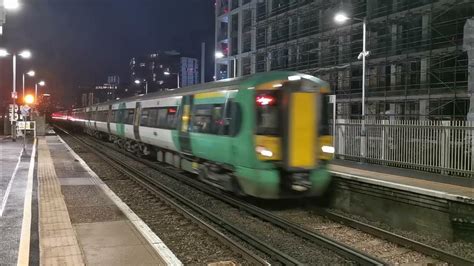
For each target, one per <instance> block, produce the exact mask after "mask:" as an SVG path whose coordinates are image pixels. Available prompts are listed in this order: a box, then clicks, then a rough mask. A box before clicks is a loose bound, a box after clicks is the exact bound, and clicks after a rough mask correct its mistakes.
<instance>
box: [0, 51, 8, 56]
mask: <svg viewBox="0 0 474 266" xmlns="http://www.w3.org/2000/svg"><path fill="white" fill-rule="evenodd" d="M8 55H9V53H8V51H7V50H6V49H0V57H5V56H8Z"/></svg>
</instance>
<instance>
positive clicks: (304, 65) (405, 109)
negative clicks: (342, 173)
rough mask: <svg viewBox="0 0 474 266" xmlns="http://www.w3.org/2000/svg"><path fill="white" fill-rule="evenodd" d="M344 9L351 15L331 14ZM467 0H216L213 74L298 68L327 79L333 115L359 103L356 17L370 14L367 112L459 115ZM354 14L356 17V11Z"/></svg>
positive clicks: (472, 8)
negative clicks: (342, 20)
mask: <svg viewBox="0 0 474 266" xmlns="http://www.w3.org/2000/svg"><path fill="white" fill-rule="evenodd" d="M340 11H343V12H345V13H346V14H347V16H348V17H352V18H354V19H351V20H349V21H346V22H345V23H344V24H337V23H336V22H335V20H334V16H335V15H336V13H338V12H340ZM473 14H474V5H473V4H472V0H456V1H455V0H387V1H376V0H352V1H350V0H217V1H216V20H215V22H216V25H215V26H216V36H215V38H216V39H215V41H216V52H219V54H220V55H223V57H222V58H216V63H215V71H216V72H215V75H216V78H217V79H222V78H227V77H233V76H234V74H235V75H236V76H243V75H248V74H252V73H256V72H264V71H271V70H295V71H299V72H303V73H308V74H311V75H314V76H317V77H319V78H321V79H323V80H326V81H328V82H329V83H330V84H331V88H332V90H333V92H334V94H336V95H337V113H338V115H339V116H340V117H349V116H352V117H356V116H357V115H359V114H360V113H361V94H362V62H361V61H360V60H358V55H359V53H360V52H361V50H362V37H363V34H362V32H363V31H362V25H363V23H362V21H361V20H362V19H364V18H365V19H366V21H367V39H366V40H367V50H368V51H370V54H369V56H368V57H367V64H366V113H367V114H368V115H369V116H381V115H384V116H386V115H393V116H397V117H399V118H403V117H404V118H421V119H423V118H430V119H434V118H439V119H452V118H455V117H460V118H462V117H465V116H466V113H467V111H468V109H469V100H468V94H467V84H468V58H467V53H466V52H465V51H463V48H462V46H463V28H464V25H465V24H466V20H467V19H469V18H471V17H472V16H473ZM355 18H357V19H355Z"/></svg>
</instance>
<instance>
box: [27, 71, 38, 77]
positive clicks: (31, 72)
mask: <svg viewBox="0 0 474 266" xmlns="http://www.w3.org/2000/svg"><path fill="white" fill-rule="evenodd" d="M35 74H36V73H35V71H33V70H30V71H28V72H26V75H28V76H30V77H34V76H35Z"/></svg>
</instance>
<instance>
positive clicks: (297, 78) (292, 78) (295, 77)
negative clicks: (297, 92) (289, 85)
mask: <svg viewBox="0 0 474 266" xmlns="http://www.w3.org/2000/svg"><path fill="white" fill-rule="evenodd" d="M288 80H289V81H296V80H301V76H297V75H295V76H289V77H288Z"/></svg>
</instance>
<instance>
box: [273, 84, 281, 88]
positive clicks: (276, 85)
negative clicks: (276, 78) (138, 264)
mask: <svg viewBox="0 0 474 266" xmlns="http://www.w3.org/2000/svg"><path fill="white" fill-rule="evenodd" d="M281 86H283V85H281V83H278V84H273V88H280V87H281Z"/></svg>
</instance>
